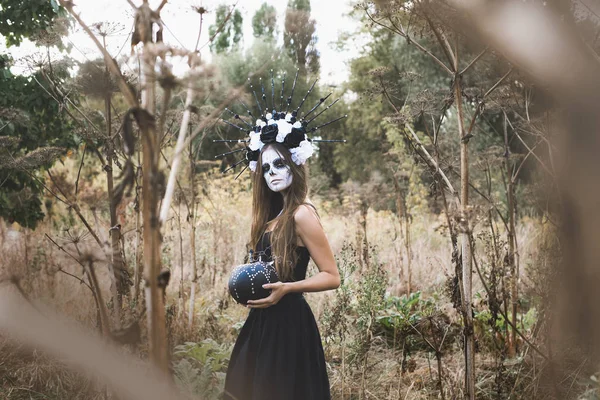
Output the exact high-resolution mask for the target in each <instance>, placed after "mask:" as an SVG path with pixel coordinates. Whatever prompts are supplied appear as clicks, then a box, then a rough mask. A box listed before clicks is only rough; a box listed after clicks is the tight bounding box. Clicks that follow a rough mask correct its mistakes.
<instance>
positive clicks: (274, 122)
mask: <svg viewBox="0 0 600 400" xmlns="http://www.w3.org/2000/svg"><path fill="white" fill-rule="evenodd" d="M276 123H277V121H275V120H274V119H270V120H269V122H268V124H269V125H275V124H276Z"/></svg>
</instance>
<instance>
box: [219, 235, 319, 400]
mask: <svg viewBox="0 0 600 400" xmlns="http://www.w3.org/2000/svg"><path fill="white" fill-rule="evenodd" d="M257 251H260V252H263V254H264V255H263V258H262V259H263V261H270V260H271V247H270V242H269V232H267V233H265V235H263V237H262V241H261V243H260V244H259V246H258V248H257ZM298 256H299V259H298V263H297V264H296V267H295V268H294V280H296V281H298V280H302V279H304V278H305V277H306V267H307V266H308V261H309V260H310V254H309V252H308V249H307V248H306V247H298ZM330 398H331V397H330V393H329V380H328V378H327V369H326V365H325V356H324V354H323V346H322V344H321V336H320V335H319V330H318V328H317V323H316V321H315V317H314V315H313V313H312V311H311V309H310V307H309V305H308V303H307V302H306V300H305V299H304V296H303V295H302V294H301V293H289V294H287V295H285V296H283V297H282V298H281V300H279V302H278V303H277V304H275V305H274V306H271V307H268V308H253V309H251V310H250V313H249V314H248V318H247V319H246V322H245V324H244V326H243V327H242V330H241V332H240V335H239V337H238V338H237V341H236V342H235V346H234V348H233V352H232V353H231V359H230V361H229V367H228V369H227V377H226V379H225V394H224V399H225V400H329V399H330Z"/></svg>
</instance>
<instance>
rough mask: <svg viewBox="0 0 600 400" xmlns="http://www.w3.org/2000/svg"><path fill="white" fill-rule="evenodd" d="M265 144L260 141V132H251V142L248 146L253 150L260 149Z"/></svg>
mask: <svg viewBox="0 0 600 400" xmlns="http://www.w3.org/2000/svg"><path fill="white" fill-rule="evenodd" d="M263 146H264V143H263V142H261V141H260V132H252V133H250V144H249V145H248V147H249V148H250V150H252V151H256V150H260V149H262V148H263Z"/></svg>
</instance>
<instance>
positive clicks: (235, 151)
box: [215, 147, 246, 158]
mask: <svg viewBox="0 0 600 400" xmlns="http://www.w3.org/2000/svg"><path fill="white" fill-rule="evenodd" d="M244 150H246V148H245V147H244V148H241V149H237V150H232V151H228V152H227V153H223V154H219V155H218V156H215V158H221V157H225V156H226V155H229V154H233V153H238V152H240V151H244Z"/></svg>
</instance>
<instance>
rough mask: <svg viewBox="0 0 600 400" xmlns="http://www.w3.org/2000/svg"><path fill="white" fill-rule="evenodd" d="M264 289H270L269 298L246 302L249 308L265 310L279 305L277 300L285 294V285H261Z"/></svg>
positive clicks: (278, 283) (276, 283) (281, 283)
mask: <svg viewBox="0 0 600 400" xmlns="http://www.w3.org/2000/svg"><path fill="white" fill-rule="evenodd" d="M263 288H265V289H271V294H270V295H269V297H265V298H264V299H260V300H248V303H247V304H248V305H247V307H249V308H267V307H271V306H274V305H275V304H277V303H279V300H281V298H282V297H283V296H285V295H286V294H287V292H288V291H287V285H286V284H285V283H283V282H275V283H267V284H265V285H263Z"/></svg>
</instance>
